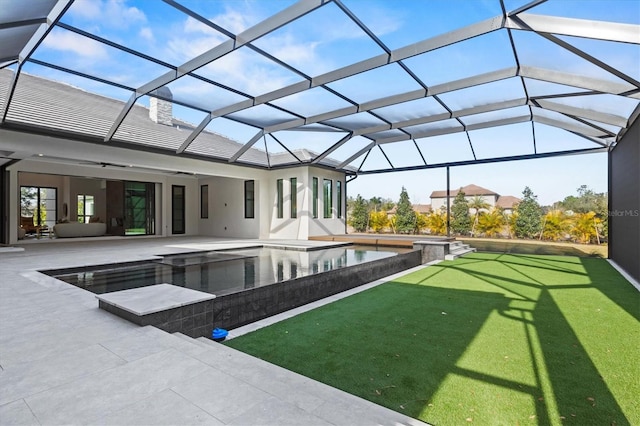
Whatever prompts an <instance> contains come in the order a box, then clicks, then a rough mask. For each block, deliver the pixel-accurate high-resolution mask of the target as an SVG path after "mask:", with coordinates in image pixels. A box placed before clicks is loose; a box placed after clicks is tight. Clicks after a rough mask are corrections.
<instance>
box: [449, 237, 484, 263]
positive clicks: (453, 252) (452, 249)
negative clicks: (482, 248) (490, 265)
mask: <svg viewBox="0 0 640 426" xmlns="http://www.w3.org/2000/svg"><path fill="white" fill-rule="evenodd" d="M475 252H476V249H475V248H473V247H471V246H469V244H464V243H462V242H461V241H454V242H452V243H450V244H449V254H447V255H445V256H444V260H456V259H457V258H459V257H461V256H464V255H465V254H467V253H475Z"/></svg>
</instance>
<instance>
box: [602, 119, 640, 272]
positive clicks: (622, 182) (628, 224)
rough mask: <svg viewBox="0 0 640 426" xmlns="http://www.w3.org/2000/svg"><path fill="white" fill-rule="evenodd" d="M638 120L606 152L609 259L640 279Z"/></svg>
mask: <svg viewBox="0 0 640 426" xmlns="http://www.w3.org/2000/svg"><path fill="white" fill-rule="evenodd" d="M638 141H640V120H636V122H635V123H634V124H633V125H632V126H631V127H630V128H629V130H628V131H627V133H626V134H625V135H624V136H623V137H622V139H621V140H620V141H619V142H618V144H617V145H616V147H615V148H614V149H613V150H612V151H611V152H609V258H610V259H612V260H613V261H614V262H616V263H617V264H618V265H619V266H621V267H622V268H623V269H624V270H625V271H626V272H627V273H628V274H629V275H631V276H632V277H633V278H635V279H636V280H637V281H640V262H639V261H638V259H640V169H639V168H638V164H640V144H639V142H638Z"/></svg>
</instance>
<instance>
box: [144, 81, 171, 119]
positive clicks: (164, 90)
mask: <svg viewBox="0 0 640 426" xmlns="http://www.w3.org/2000/svg"><path fill="white" fill-rule="evenodd" d="M152 95H156V96H158V97H156V96H151V101H150V102H149V118H151V119H152V120H153V121H154V122H155V123H158V124H164V125H166V126H173V102H172V100H173V95H172V94H171V90H169V88H168V87H166V86H163V87H161V88H159V89H158V90H155V91H154V92H152Z"/></svg>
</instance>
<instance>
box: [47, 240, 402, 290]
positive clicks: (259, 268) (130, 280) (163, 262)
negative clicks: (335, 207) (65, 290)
mask: <svg viewBox="0 0 640 426" xmlns="http://www.w3.org/2000/svg"><path fill="white" fill-rule="evenodd" d="M406 251H409V250H408V249H394V248H387V247H385V248H376V247H367V246H348V247H338V248H329V249H322V250H314V251H296V250H283V249H276V248H253V249H242V250H228V251H223V252H220V251H214V252H202V253H191V254H181V255H172V256H165V257H163V258H162V259H158V260H150V261H147V262H136V263H131V264H118V265H106V266H105V265H103V266H100V267H95V268H92V267H89V268H83V270H82V271H78V270H77V269H75V270H72V271H70V272H65V271H60V270H58V271H55V273H53V274H51V275H52V276H54V277H55V278H57V279H59V280H62V281H65V282H67V283H70V284H73V285H75V286H77V287H80V288H83V289H85V290H88V291H91V292H93V293H96V294H102V293H110V292H114V291H120V290H127V289H131V288H137V287H144V286H149V285H154V284H160V283H170V284H173V285H177V286H181V287H186V288H190V289H194V290H199V291H204V292H207V293H211V294H215V295H223V294H229V293H235V292H238V291H242V290H244V289H249V288H254V287H259V286H264V285H269V284H273V283H276V282H280V281H286V280H291V279H295V278H298V277H304V276H308V275H312V274H317V273H321V272H325V271H330V270H333V269H338V268H343V267H347V266H353V265H357V264H360V263H364V262H370V261H373V260H378V259H383V258H387V257H391V256H395V255H397V254H398V253H401V252H406Z"/></svg>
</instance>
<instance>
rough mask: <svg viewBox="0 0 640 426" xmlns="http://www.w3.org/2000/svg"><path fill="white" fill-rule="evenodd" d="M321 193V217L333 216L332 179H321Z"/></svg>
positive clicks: (330, 217)
mask: <svg viewBox="0 0 640 426" xmlns="http://www.w3.org/2000/svg"><path fill="white" fill-rule="evenodd" d="M322 195H323V197H322V198H323V217H324V218H325V219H332V218H333V180H331V179H323V180H322Z"/></svg>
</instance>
